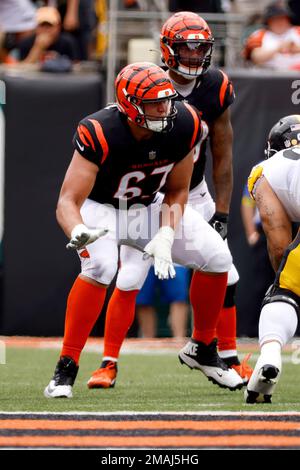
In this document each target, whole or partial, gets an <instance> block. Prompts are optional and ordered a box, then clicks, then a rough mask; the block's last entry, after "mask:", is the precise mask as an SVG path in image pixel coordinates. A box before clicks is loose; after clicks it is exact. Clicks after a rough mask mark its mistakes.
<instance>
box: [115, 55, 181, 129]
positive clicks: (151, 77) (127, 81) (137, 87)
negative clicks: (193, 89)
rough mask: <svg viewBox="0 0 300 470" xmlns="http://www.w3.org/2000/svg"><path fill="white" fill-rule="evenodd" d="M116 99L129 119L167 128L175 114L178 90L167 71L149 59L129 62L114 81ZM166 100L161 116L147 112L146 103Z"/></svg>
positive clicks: (142, 125)
mask: <svg viewBox="0 0 300 470" xmlns="http://www.w3.org/2000/svg"><path fill="white" fill-rule="evenodd" d="M115 89H116V99H117V105H118V108H119V110H120V111H121V112H122V113H123V114H125V115H126V116H127V118H128V119H129V120H130V121H132V122H134V123H135V124H137V125H138V126H141V127H145V128H147V129H150V130H152V131H155V132H162V131H168V130H170V129H171V128H172V125H173V121H174V119H175V117H176V109H175V107H174V103H173V102H172V99H173V98H175V97H176V96H177V93H176V91H175V89H174V87H173V85H172V82H171V80H170V79H169V77H168V75H167V74H166V72H165V71H164V70H163V69H161V68H160V67H158V65H155V64H152V63H150V62H136V63H134V64H130V65H127V66H126V67H124V68H123V69H122V70H121V72H120V73H119V74H118V76H117V78H116V81H115ZM161 101H164V102H167V107H166V109H167V111H166V113H164V114H163V115H160V116H156V115H155V116H154V115H153V116H151V115H149V114H146V112H145V104H146V103H158V102H161Z"/></svg>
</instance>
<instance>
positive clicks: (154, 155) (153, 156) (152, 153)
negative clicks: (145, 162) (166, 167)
mask: <svg viewBox="0 0 300 470" xmlns="http://www.w3.org/2000/svg"><path fill="white" fill-rule="evenodd" d="M154 158H156V152H155V151H154V150H152V151H151V152H149V160H154Z"/></svg>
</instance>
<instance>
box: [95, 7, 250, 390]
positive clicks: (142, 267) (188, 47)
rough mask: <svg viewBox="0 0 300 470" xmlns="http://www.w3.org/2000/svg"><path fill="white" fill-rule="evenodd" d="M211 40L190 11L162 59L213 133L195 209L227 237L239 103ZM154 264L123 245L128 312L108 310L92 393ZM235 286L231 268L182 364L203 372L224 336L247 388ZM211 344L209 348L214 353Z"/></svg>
mask: <svg viewBox="0 0 300 470" xmlns="http://www.w3.org/2000/svg"><path fill="white" fill-rule="evenodd" d="M213 42H214V39H213V36H212V33H211V31H210V28H209V26H208V25H207V23H206V22H205V21H204V20H203V19H202V18H201V17H199V16H198V15H197V14H195V13H191V12H180V13H176V14H174V15H172V16H171V17H170V18H169V19H168V20H167V21H166V22H165V24H164V25H163V27H162V30H161V40H160V44H161V53H162V60H163V62H164V63H165V65H166V66H167V67H168V72H167V73H168V75H169V77H170V79H171V81H172V83H173V86H174V88H175V89H176V91H177V93H178V98H177V99H179V100H182V101H185V102H188V103H189V104H191V105H193V106H195V107H196V108H197V109H198V110H199V111H200V115H201V117H202V118H203V120H204V121H206V122H207V124H208V128H209V129H208V128H207V126H205V129H206V133H205V134H204V135H203V136H202V138H201V141H200V142H199V143H198V146H197V147H196V149H195V156H194V171H193V176H192V180H191V186H190V194H189V204H190V205H191V206H192V207H193V208H194V209H195V210H197V211H198V212H199V213H200V214H201V215H202V216H203V217H204V219H205V220H207V221H209V222H210V223H211V225H212V226H213V227H214V228H215V229H216V230H217V231H218V232H219V233H220V235H221V236H222V237H223V238H224V239H225V238H226V237H227V222H228V213H229V206H230V199H231V192H232V127H231V123H230V114H229V106H230V105H231V104H232V102H233V100H234V92H233V88H232V84H231V82H230V81H229V80H228V78H227V76H226V75H225V74H224V73H223V72H221V71H220V70H218V69H214V68H209V66H210V62H211V55H212V48H213ZM208 131H209V134H210V146H211V150H212V156H213V178H214V186H215V193H216V204H215V203H214V201H213V199H212V197H211V195H210V194H209V191H208V188H207V185H206V182H205V178H204V169H205V161H206V143H207V142H206V137H207V134H208ZM149 266H150V265H149V264H147V263H146V262H145V260H143V259H142V255H141V254H140V253H139V252H137V251H136V250H133V249H132V248H131V247H121V268H120V271H119V274H118V278H117V288H116V289H115V291H114V294H113V297H115V298H116V300H118V303H119V304H122V307H121V308H117V307H116V308H115V309H113V310H112V309H108V311H107V316H106V324H105V334H104V355H103V362H102V365H101V367H100V369H98V370H97V371H95V372H94V374H93V376H92V377H91V379H90V381H89V383H88V385H89V387H90V388H102V387H104V388H107V387H110V386H114V384H115V381H116V376H117V360H118V356H119V352H120V348H121V345H122V342H123V341H124V339H125V337H126V334H127V331H128V329H129V328H130V326H131V324H132V321H133V316H134V302H135V297H136V296H135V295H134V292H136V293H137V292H138V290H139V289H141V287H142V285H143V283H144V280H145V278H146V275H147V272H148V269H149ZM197 276H199V274H197V273H196V275H195V277H196V278H197ZM195 277H194V278H193V280H192V285H191V293H192V292H193V291H194V290H193V282H194V279H195ZM237 281H238V273H237V271H236V269H235V267H234V266H233V267H232V269H231V270H230V272H229V278H228V287H227V291H226V297H225V301H224V305H223V308H222V309H221V313H220V312H216V314H215V315H213V313H212V310H211V309H210V307H209V305H208V308H207V309H203V311H202V316H201V335H198V336H197V338H198V340H197V341H194V340H191V341H189V342H188V344H187V346H186V348H187V349H186V351H185V349H183V350H182V351H181V352H180V361H181V362H184V363H186V364H187V365H189V366H190V367H193V368H199V367H198V366H199V364H200V365H201V364H203V361H210V360H213V357H211V352H210V349H214V347H215V345H214V343H212V342H213V341H215V340H214V338H215V337H216V336H218V347H219V355H220V356H221V357H222V359H223V360H224V361H225V362H226V364H227V365H228V366H229V367H233V368H234V369H235V370H236V371H237V372H238V373H239V374H240V376H241V377H242V378H243V381H244V383H247V382H248V380H249V378H250V376H251V373H252V369H251V368H250V366H249V365H248V364H247V363H246V361H243V363H242V364H240V361H239V359H238V356H237V350H236V307H235V303H234V293H235V288H236V283H237ZM217 289H218V285H217V283H215V279H214V278H207V279H206V289H205V291H203V293H202V295H203V298H202V299H201V300H202V303H203V304H205V298H204V297H205V295H207V293H209V294H208V295H209V296H213V295H214V292H215V293H216V292H217ZM130 294H131V296H130ZM198 295H199V296H200V295H201V293H199V294H198ZM209 345H211V346H210V347H208V346H209ZM195 351H197V352H196V353H195ZM191 352H192V355H191V354H190V353H191ZM190 356H191V357H190Z"/></svg>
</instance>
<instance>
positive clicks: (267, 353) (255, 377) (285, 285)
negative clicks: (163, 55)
mask: <svg viewBox="0 0 300 470" xmlns="http://www.w3.org/2000/svg"><path fill="white" fill-rule="evenodd" d="M266 156H267V160H265V161H263V162H261V163H259V164H258V165H256V166H255V167H254V168H253V169H252V172H251V174H250V176H249V179H248V187H249V193H250V194H251V196H252V197H253V199H254V200H255V202H256V206H257V208H258V210H259V213H260V217H261V221H262V225H263V229H264V232H265V234H266V237H267V242H268V252H269V257H270V261H271V263H272V266H273V268H274V271H275V272H276V275H275V280H274V283H273V285H272V286H271V287H270V289H269V290H268V291H267V293H266V296H265V298H264V300H263V304H262V310H261V314H260V319H259V344H260V348H261V353H260V356H259V358H258V360H257V363H256V366H255V368H254V371H253V374H252V377H251V379H250V381H249V383H248V387H247V390H246V392H245V397H246V402H247V403H259V402H260V403H261V402H262V403H271V398H272V395H273V392H274V389H275V387H276V384H277V383H278V380H279V377H280V374H281V370H282V362H281V349H282V347H283V346H284V345H285V344H287V342H288V341H289V340H290V339H291V338H292V337H293V335H294V334H295V332H296V328H297V322H298V319H297V315H298V313H299V305H300V302H299V301H300V298H299V296H300V274H299V273H300V232H299V231H298V233H297V235H296V237H295V238H294V240H292V222H300V115H291V116H286V117H283V118H282V119H280V120H279V121H278V122H277V123H276V124H275V126H274V127H273V128H272V129H271V131H270V134H269V138H268V142H267V149H266Z"/></svg>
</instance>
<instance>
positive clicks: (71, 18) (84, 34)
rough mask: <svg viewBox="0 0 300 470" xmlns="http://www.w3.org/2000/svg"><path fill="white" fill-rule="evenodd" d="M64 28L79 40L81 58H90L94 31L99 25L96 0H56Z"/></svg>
mask: <svg viewBox="0 0 300 470" xmlns="http://www.w3.org/2000/svg"><path fill="white" fill-rule="evenodd" d="M56 5H57V8H58V10H59V12H60V14H61V17H62V24H63V30H64V31H67V32H69V33H71V34H72V35H73V36H74V38H75V39H76V41H77V45H78V51H79V60H88V58H89V48H90V45H91V41H92V31H93V29H94V28H95V27H96V25H97V19H96V13H95V1H94V0H56Z"/></svg>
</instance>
